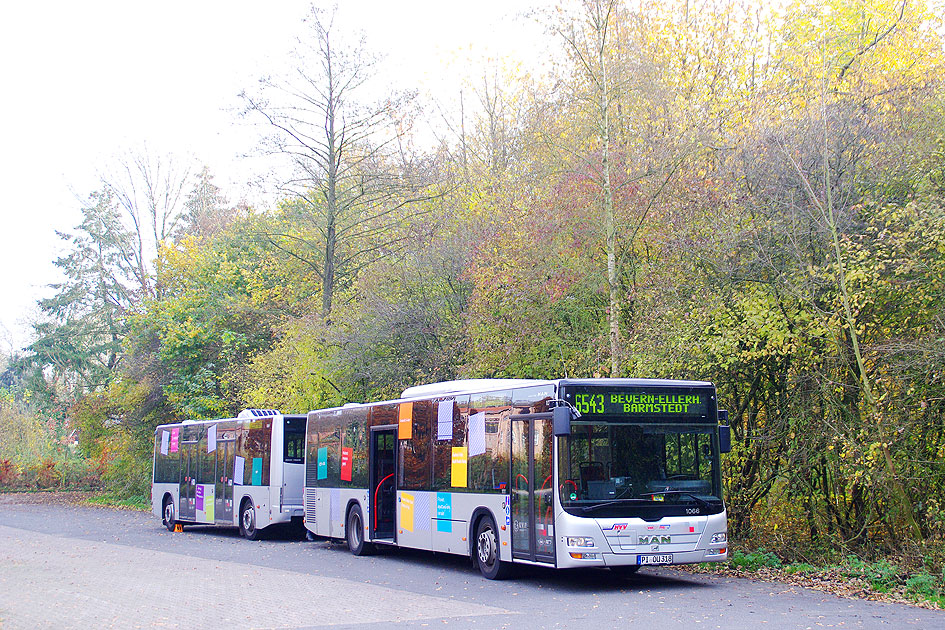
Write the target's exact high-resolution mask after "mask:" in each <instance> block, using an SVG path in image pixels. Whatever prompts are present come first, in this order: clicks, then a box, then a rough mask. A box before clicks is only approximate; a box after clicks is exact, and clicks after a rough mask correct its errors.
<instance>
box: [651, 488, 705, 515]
mask: <svg viewBox="0 0 945 630" xmlns="http://www.w3.org/2000/svg"><path fill="white" fill-rule="evenodd" d="M647 494H649V495H652V496H656V495H657V494H661V495H667V494H671V495H674V496H683V497H689V498H690V499H692V500H694V501H695V502H696V503H698V504H699V506H700V507H704V508H705V509H707V510H708V509H709V508H710V507H712V504H710V503H709V502H708V501H706V500H705V499H703V498H702V497H700V496H699V495H696V494H693V493H691V492H686V491H685V490H659V491H656V492H648V493H647Z"/></svg>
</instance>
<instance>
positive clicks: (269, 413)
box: [236, 409, 279, 420]
mask: <svg viewBox="0 0 945 630" xmlns="http://www.w3.org/2000/svg"><path fill="white" fill-rule="evenodd" d="M278 415H279V412H278V411H276V410H275V409H244V410H243V411H241V412H240V415H238V416H236V417H237V418H239V419H240V420H244V419H246V418H271V417H273V416H278Z"/></svg>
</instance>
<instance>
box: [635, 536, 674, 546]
mask: <svg viewBox="0 0 945 630" xmlns="http://www.w3.org/2000/svg"><path fill="white" fill-rule="evenodd" d="M671 542H673V537H672V536H640V540H639V541H638V542H637V544H638V545H668V544H670V543H671Z"/></svg>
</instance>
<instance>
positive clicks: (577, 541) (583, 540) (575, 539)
mask: <svg viewBox="0 0 945 630" xmlns="http://www.w3.org/2000/svg"><path fill="white" fill-rule="evenodd" d="M593 546H594V539H593V538H590V537H588V536H568V547H593Z"/></svg>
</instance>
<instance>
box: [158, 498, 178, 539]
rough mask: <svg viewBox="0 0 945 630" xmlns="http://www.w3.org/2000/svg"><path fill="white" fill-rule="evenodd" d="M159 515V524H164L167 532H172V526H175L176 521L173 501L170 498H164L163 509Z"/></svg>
mask: <svg viewBox="0 0 945 630" xmlns="http://www.w3.org/2000/svg"><path fill="white" fill-rule="evenodd" d="M161 514H162V516H161V522H162V523H164V527H166V528H167V531H169V532H173V531H174V526H175V525H177V519H176V518H175V516H174V501H173V500H172V499H171V497H164V507H163V509H162V510H161Z"/></svg>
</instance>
